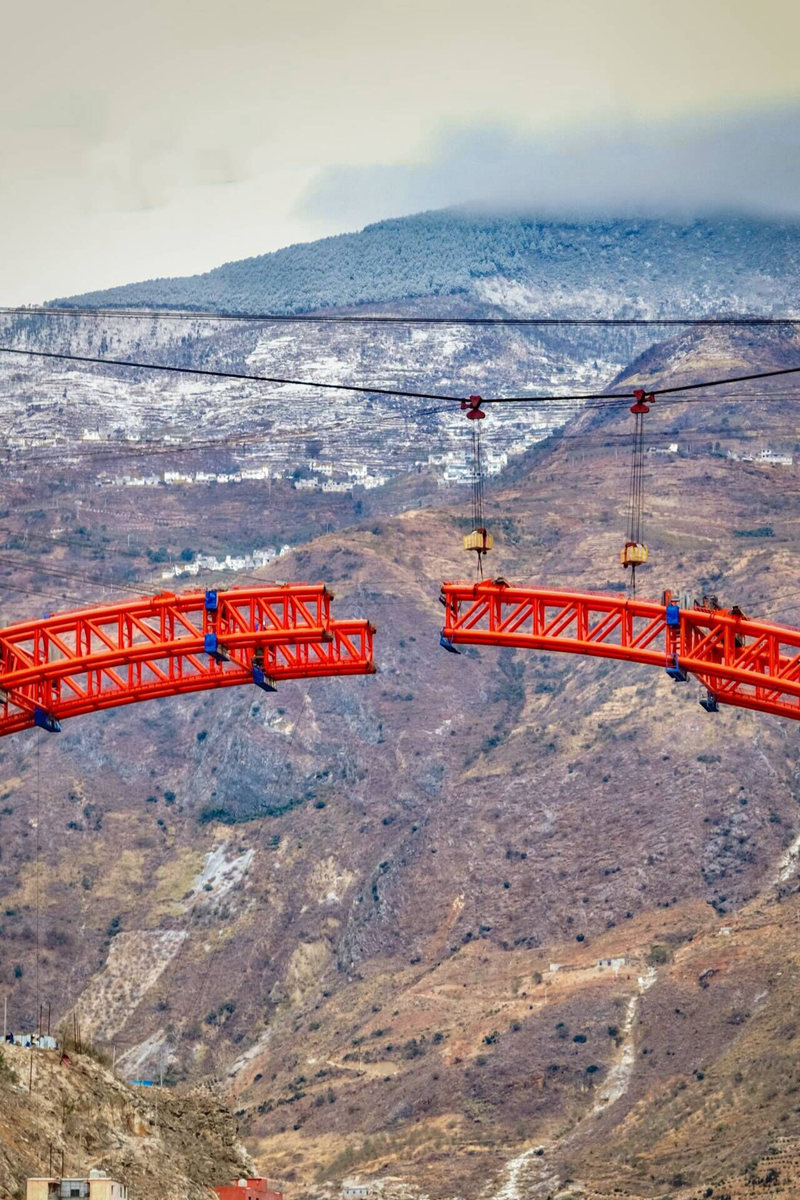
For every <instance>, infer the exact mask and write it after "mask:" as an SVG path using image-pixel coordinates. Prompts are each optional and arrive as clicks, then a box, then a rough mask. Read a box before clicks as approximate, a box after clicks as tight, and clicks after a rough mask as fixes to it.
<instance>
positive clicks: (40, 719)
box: [33, 708, 61, 733]
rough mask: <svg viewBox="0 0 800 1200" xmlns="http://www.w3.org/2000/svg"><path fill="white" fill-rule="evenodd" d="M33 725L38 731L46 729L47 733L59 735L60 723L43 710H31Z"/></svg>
mask: <svg viewBox="0 0 800 1200" xmlns="http://www.w3.org/2000/svg"><path fill="white" fill-rule="evenodd" d="M33 723H34V725H36V726H38V728H39V729H46V730H47V732H48V733H61V722H60V721H59V720H57V719H56V718H55V717H53V716H51V715H50V713H48V712H45V711H44V709H43V708H35V709H34V710H33Z"/></svg>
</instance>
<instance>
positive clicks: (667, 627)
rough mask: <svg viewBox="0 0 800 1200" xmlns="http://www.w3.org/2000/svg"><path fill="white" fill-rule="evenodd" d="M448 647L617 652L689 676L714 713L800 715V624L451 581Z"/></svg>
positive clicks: (446, 597)
mask: <svg viewBox="0 0 800 1200" xmlns="http://www.w3.org/2000/svg"><path fill="white" fill-rule="evenodd" d="M442 601H443V603H444V606H445V612H446V616H445V624H444V629H443V631H442V644H443V645H445V646H447V647H448V648H450V647H451V646H455V645H458V644H462V643H464V644H470V645H477V646H520V647H524V648H527V649H530V650H560V651H565V652H566V653H569V654H589V655H594V656H596V657H599V658H617V659H622V660H623V661H626V662H637V663H646V664H648V665H650V666H654V667H663V668H666V670H667V672H668V674H669V675H670V676H671V677H672V678H673V679H676V680H685V679H686V678H687V677H688V676H689V675H693V676H694V677H695V678H697V679H698V680H699V681H700V682H701V683H702V684H703V685H704V686H705V688H706V689H707V692H708V697H707V699H706V700H705V701H703V702H702V703H703V704H704V707H706V708H708V709H709V710H710V711H711V710H713V709H714V708H715V707H716V704H717V703H720V704H735V705H739V706H740V707H742V708H752V709H757V710H758V711H759V712H768V713H776V714H778V715H780V716H784V717H793V718H794V719H795V720H797V719H800V629H795V628H792V627H790V626H784V625H774V624H771V623H769V622H767V621H752V620H749V619H748V618H746V617H744V616H743V615H741V614H738V613H737V612H736V611H733V612H731V611H728V610H726V609H713V608H705V607H691V608H679V606H678V605H677V604H675V603H673V602H672V601H671V597H670V596H669V594H668V593H667V594H666V595H665V603H664V604H658V603H656V602H654V601H650V600H629V599H626V598H625V597H624V596H609V595H595V594H593V593H580V592H564V591H554V590H552V589H549V588H518V587H511V586H509V585H507V584H505V583H504V582H503V581H502V580H498V581H496V582H485V583H477V584H470V583H445V584H443V585H442Z"/></svg>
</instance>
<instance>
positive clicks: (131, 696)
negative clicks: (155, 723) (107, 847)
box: [0, 583, 375, 736]
mask: <svg viewBox="0 0 800 1200" xmlns="http://www.w3.org/2000/svg"><path fill="white" fill-rule="evenodd" d="M331 600H332V594H331V593H330V592H329V591H327V589H326V588H325V586H324V585H323V584H321V583H317V584H309V583H290V584H285V585H282V586H279V585H274V584H273V585H265V586H261V587H249V588H231V589H230V590H227V591H199V592H185V593H183V594H181V595H174V594H173V593H171V592H164V593H162V594H161V595H159V596H153V597H149V596H146V597H143V598H140V599H137V600H128V601H125V602H123V603H121V604H111V605H105V606H102V607H98V608H85V609H80V610H76V611H73V612H65V613H56V614H53V615H47V616H45V617H44V618H43V619H42V620H39V621H25V622H22V623H20V624H18V625H10V626H8V627H7V628H5V629H0V736H1V735H3V734H7V733H15V732H16V731H17V730H20V729H25V728H27V727H29V726H31V725H38V726H40V727H41V728H43V729H48V730H50V731H51V732H57V731H58V729H59V728H60V722H61V720H62V719H63V718H65V717H74V716H78V715H80V714H82V713H87V712H96V711H97V710H99V709H102V708H115V707H117V706H118V705H122V704H133V703H136V702H137V701H139V700H152V699H155V698H157V697H159V696H177V695H181V694H182V693H184V692H199V691H204V690H206V689H208V688H219V687H233V686H235V685H236V684H242V683H250V684H255V685H256V686H258V687H261V688H263V689H264V690H265V691H274V690H275V685H276V683H277V681H278V680H281V679H308V678H314V677H316V676H322V675H368V674H372V673H373V672H374V670H375V668H374V665H373V662H372V635H373V633H374V632H375V631H374V629H373V627H372V626H371V625H370V624H369V623H368V622H367V621H362V620H354V621H334V620H332V619H331V615H330V603H331Z"/></svg>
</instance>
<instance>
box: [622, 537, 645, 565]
mask: <svg viewBox="0 0 800 1200" xmlns="http://www.w3.org/2000/svg"><path fill="white" fill-rule="evenodd" d="M619 561H620V562H621V563H622V565H623V567H640V566H641V565H642V563H646V562H647V546H645V545H644V543H643V542H626V543H625V545H624V546H623V547H622V549H621V550H620V552H619Z"/></svg>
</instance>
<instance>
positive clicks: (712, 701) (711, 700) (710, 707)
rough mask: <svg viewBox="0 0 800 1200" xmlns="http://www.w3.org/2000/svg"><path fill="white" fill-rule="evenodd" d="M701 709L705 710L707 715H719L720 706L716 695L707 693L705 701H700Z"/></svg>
mask: <svg viewBox="0 0 800 1200" xmlns="http://www.w3.org/2000/svg"><path fill="white" fill-rule="evenodd" d="M700 707H701V708H704V709H705V710H706V712H707V713H718V712H719V704H718V703H717V697H716V696H715V695H714V693H713V692H706V696H705V700H701V701H700Z"/></svg>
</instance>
